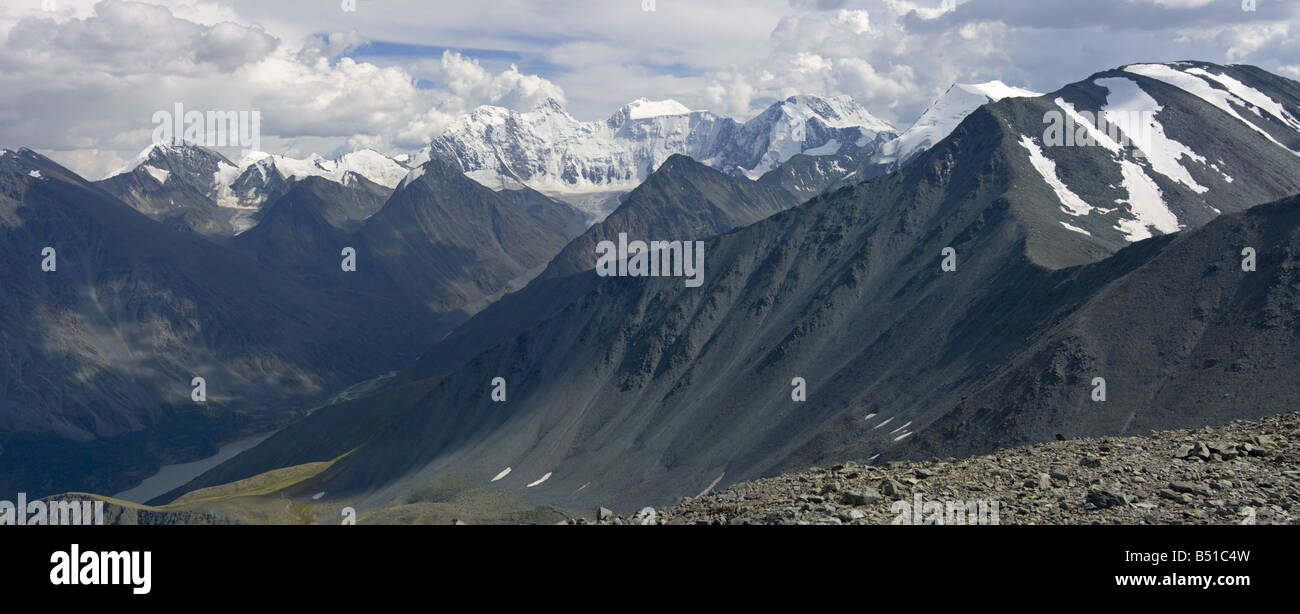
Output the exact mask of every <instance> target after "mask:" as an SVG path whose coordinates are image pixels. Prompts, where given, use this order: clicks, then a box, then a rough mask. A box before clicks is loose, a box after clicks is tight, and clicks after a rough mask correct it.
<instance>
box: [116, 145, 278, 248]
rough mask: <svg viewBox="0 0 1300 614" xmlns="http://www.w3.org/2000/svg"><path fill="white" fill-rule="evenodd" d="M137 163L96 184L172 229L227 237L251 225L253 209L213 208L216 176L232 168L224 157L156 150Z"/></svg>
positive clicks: (217, 184) (195, 150)
mask: <svg viewBox="0 0 1300 614" xmlns="http://www.w3.org/2000/svg"><path fill="white" fill-rule="evenodd" d="M136 162H137V164H136V166H135V168H134V169H132V170H131V171H130V172H127V173H122V174H120V175H114V176H113V177H109V178H108V179H105V180H103V181H99V182H97V184H96V185H98V186H99V187H101V188H103V189H104V190H105V191H107V192H108V193H110V194H112V195H114V196H116V197H117V198H118V199H120V200H121V201H122V202H125V203H127V204H129V205H131V206H132V207H134V208H135V209H136V210H137V211H139V212H140V213H143V214H145V215H147V216H149V217H150V218H153V219H155V220H157V221H159V222H162V223H163V224H164V225H166V226H169V227H171V228H175V229H177V230H183V231H187V232H197V233H199V234H202V235H208V236H225V237H228V236H232V235H234V234H235V233H236V232H237V231H239V230H243V229H244V228H246V227H247V226H248V225H249V224H250V222H249V221H248V219H247V217H248V215H249V214H251V213H252V212H253V210H243V209H237V208H231V207H221V206H218V204H217V199H218V198H219V197H220V194H219V192H220V188H221V186H220V182H219V181H218V180H217V177H218V175H219V174H221V173H222V172H223V169H224V170H229V169H234V168H235V165H234V164H232V163H231V162H230V161H229V160H227V159H226V158H225V156H222V155H221V154H219V153H217V152H214V151H210V150H208V149H204V148H202V147H195V146H188V145H187V146H171V145H155V146H153V147H151V148H149V149H147V150H146V151H145V152H144V153H143V154H141V158H140V159H139V160H136Z"/></svg>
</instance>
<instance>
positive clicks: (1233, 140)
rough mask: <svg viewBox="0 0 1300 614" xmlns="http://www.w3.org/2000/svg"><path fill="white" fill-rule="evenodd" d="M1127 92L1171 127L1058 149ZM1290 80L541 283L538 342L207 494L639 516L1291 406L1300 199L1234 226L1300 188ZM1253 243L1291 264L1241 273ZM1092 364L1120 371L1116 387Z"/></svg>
mask: <svg viewBox="0 0 1300 614" xmlns="http://www.w3.org/2000/svg"><path fill="white" fill-rule="evenodd" d="M1166 69H1167V70H1173V71H1175V72H1178V73H1181V74H1182V75H1184V76H1178V75H1170V74H1168V72H1167V70H1166ZM1197 71H1203V72H1204V73H1205V74H1207V75H1212V76H1202V75H1201V74H1200V72H1197ZM1151 75H1158V76H1160V77H1161V78H1156V77H1153V76H1151ZM1185 77H1192V78H1195V79H1199V80H1200V82H1201V83H1204V84H1205V85H1204V87H1202V86H1201V85H1198V84H1197V83H1194V82H1187V81H1186V80H1185ZM1229 79H1231V80H1229ZM1170 81H1173V82H1181V83H1182V85H1181V86H1180V87H1176V88H1169V87H1166V85H1168V84H1169V82H1170ZM1211 81H1214V82H1218V83H1224V84H1230V85H1225V86H1224V87H1230V88H1231V89H1233V90H1235V92H1236V93H1235V94H1233V97H1232V98H1231V99H1229V98H1227V97H1226V95H1224V94H1220V93H1216V91H1227V90H1222V89H1220V88H1215V87H1213V86H1212V85H1211V83H1210V82H1211ZM1135 88H1136V90H1139V91H1140V92H1141V94H1144V95H1146V96H1149V97H1151V98H1153V99H1154V100H1155V101H1156V103H1157V105H1158V106H1159V107H1160V110H1159V111H1158V112H1155V113H1153V114H1152V116H1151V117H1147V116H1143V115H1141V114H1138V115H1137V116H1138V117H1140V118H1142V120H1141V121H1142V122H1143V123H1140V124H1134V126H1137V127H1136V128H1133V130H1134V132H1135V133H1137V132H1141V126H1142V125H1145V122H1146V121H1147V120H1154V121H1155V122H1157V123H1158V124H1159V129H1158V130H1157V129H1156V128H1155V127H1154V126H1149V125H1148V128H1149V130H1150V131H1151V132H1152V133H1157V134H1163V135H1164V137H1165V138H1166V140H1164V141H1160V140H1151V139H1154V138H1155V137H1149V138H1148V139H1147V140H1140V139H1133V141H1134V142H1135V143H1137V144H1138V145H1140V146H1142V147H1146V148H1147V149H1148V150H1149V151H1148V150H1144V151H1143V154H1144V155H1142V156H1138V155H1137V154H1136V152H1135V151H1134V149H1135V148H1134V147H1131V146H1119V147H1115V148H1114V149H1111V148H1107V147H1105V146H1103V145H1095V144H1094V145H1086V146H1077V145H1076V146H1067V145H1065V144H1053V143H1050V142H1047V141H1046V139H1047V138H1048V137H1047V135H1046V134H1045V132H1044V127H1045V125H1047V124H1045V123H1044V119H1045V118H1047V117H1050V116H1049V113H1052V112H1055V111H1060V112H1065V111H1066V110H1067V106H1069V107H1070V108H1072V109H1073V110H1074V111H1075V112H1077V111H1080V110H1086V109H1089V108H1092V109H1097V110H1106V109H1112V110H1115V111H1116V112H1120V111H1127V110H1128V109H1137V110H1141V109H1143V108H1144V105H1148V103H1147V102H1146V100H1145V99H1143V98H1142V96H1141V95H1139V94H1138V93H1137V92H1135V91H1134V89H1135ZM1206 88H1208V90H1215V91H1206ZM1103 89H1104V90H1105V98H1104V100H1103V99H1102V98H1101V96H1102V90H1103ZM1296 91H1297V90H1296V84H1295V83H1293V82H1290V81H1287V80H1285V79H1281V78H1278V77H1275V76H1272V75H1267V73H1261V72H1259V71H1256V70H1254V69H1250V68H1247V67H1217V66H1212V65H1204V64H1200V65H1198V64H1177V65H1165V67H1164V68H1152V67H1127V68H1126V69H1123V70H1122V71H1112V72H1109V73H1101V74H1099V75H1096V76H1094V77H1093V78H1091V79H1089V80H1088V81H1086V82H1081V83H1079V84H1075V85H1072V86H1069V87H1067V88H1064V89H1062V90H1061V91H1059V92H1057V93H1054V94H1050V95H1048V96H1045V97H1042V98H1037V99H1006V100H1003V101H1001V102H999V103H996V104H992V105H988V106H985V107H983V108H981V109H980V110H978V111H976V112H975V113H974V114H972V115H971V116H970V117H968V118H967V119H966V120H965V121H964V122H963V123H962V124H961V125H960V126H959V127H958V128H957V130H956V131H955V132H953V134H952V135H950V136H949V137H948V138H947V139H945V140H944V141H942V142H941V143H940V144H939V145H937V146H936V147H934V148H933V149H931V150H930V151H928V152H927V153H925V154H923V155H922V156H921V157H919V158H917V159H916V160H914V161H913V162H912V163H910V164H908V165H907V166H906V167H904V168H903V169H901V170H900V171H898V172H895V173H892V174H889V175H886V176H883V177H880V178H877V179H875V180H874V181H871V182H868V183H865V184H862V185H858V186H854V187H851V188H844V189H840V190H837V191H835V192H833V193H830V194H827V195H824V196H821V197H817V198H814V199H813V200H811V201H809V202H807V203H805V204H803V205H801V206H799V207H797V208H794V209H791V210H788V211H785V212H782V213H777V214H776V215H773V216H771V217H768V218H766V219H764V220H762V221H759V222H757V223H755V224H753V225H750V226H748V227H745V228H742V229H740V230H737V231H735V232H731V233H728V234H725V235H722V236H720V237H717V238H714V239H712V240H709V241H708V242H707V245H706V250H705V251H706V253H707V255H708V259H707V266H706V274H705V279H706V281H705V283H704V285H703V286H702V287H699V288H689V287H686V286H684V285H683V284H682V282H681V280H680V279H675V278H596V277H595V275H594V274H593V273H590V272H588V273H581V274H578V275H574V276H570V277H561V278H556V279H554V280H547V283H549V284H552V285H548V286H540V287H544V288H548V289H551V291H553V292H556V293H557V294H555V295H553V296H560V297H563V299H558V300H556V299H547V298H546V296H543V297H542V300H540V301H538V302H541V303H545V304H546V306H545V308H544V309H542V310H541V311H540V312H539V311H536V310H535V311H531V312H529V314H530V315H529V317H531V318H536V320H537V321H536V322H535V323H532V324H531V325H529V326H528V327H527V328H526V329H524V330H521V331H519V332H513V331H512V332H511V333H508V334H506V335H503V336H501V337H499V338H498V340H497V341H496V342H495V343H494V344H493V345H491V346H490V347H486V348H483V349H482V350H481V351H479V352H478V353H476V354H474V355H473V356H470V357H467V358H466V359H465V360H464V361H463V362H462V363H460V364H459V365H448V364H445V363H444V364H442V365H440V366H439V368H437V369H431V370H430V371H429V372H427V374H428V377H427V379H423V380H412V379H410V378H407V379H405V380H400V381H399V382H397V383H395V384H394V386H392V387H390V388H389V389H386V390H384V391H381V392H380V393H379V394H378V395H376V396H375V397H373V398H368V399H359V400H357V401H355V402H353V403H350V404H346V405H341V406H337V407H334V408H330V409H329V410H323V411H321V412H318V413H317V414H314V415H313V416H312V417H311V418H310V419H309V420H306V421H304V422H303V423H301V424H298V425H294V426H292V427H290V428H289V429H286V430H285V431H283V432H281V433H280V434H279V435H277V436H276V437H274V438H272V439H271V440H268V441H267V442H266V443H264V444H263V445H262V446H260V447H259V448H257V449H255V450H253V451H251V452H250V453H247V454H245V455H244V456H242V457H241V458H239V459H236V460H235V461H233V462H231V463H228V464H227V465H224V466H222V467H219V468H218V469H217V470H214V471H213V472H211V473H210V474H209V475H206V476H203V477H202V478H200V480H199V481H197V482H196V484H195V485H206V484H210V483H219V482H222V481H229V480H230V479H235V478H238V477H245V476H247V475H251V474H253V473H257V472H260V471H262V470H265V469H269V468H273V467H275V466H281V465H282V464H296V463H300V462H306V461H308V460H322V459H329V458H334V457H336V456H338V455H339V454H341V453H342V452H344V451H347V450H351V449H353V448H356V450H355V452H353V453H352V454H350V455H349V456H348V457H347V458H345V459H343V460H341V461H339V462H338V463H336V464H335V465H334V466H333V467H332V468H331V469H330V470H329V472H327V474H324V475H323V476H322V487H323V489H325V490H327V492H330V493H331V496H336V497H340V498H347V499H349V500H351V501H354V502H359V503H360V504H361V505H379V504H383V503H387V502H388V501H390V500H392V499H394V498H396V497H398V496H399V495H401V494H402V493H404V492H406V491H407V490H409V489H411V488H414V487H416V486H418V485H421V484H424V483H426V482H428V481H429V480H431V479H433V478H435V477H438V476H442V475H448V474H452V473H457V474H463V475H470V476H475V479H478V480H480V481H481V484H482V485H484V486H487V485H489V484H491V485H492V486H495V487H501V488H506V489H510V490H517V491H518V492H521V493H524V494H525V495H527V496H528V497H529V498H530V499H532V500H534V501H538V502H542V501H545V502H549V503H553V504H560V505H572V506H588V505H592V504H605V505H611V504H612V505H615V506H620V507H623V508H631V507H635V506H639V505H644V504H649V503H656V502H666V501H670V500H672V499H673V498H675V497H678V496H682V495H695V494H697V493H699V492H701V491H704V490H706V489H708V488H710V487H712V486H719V485H725V484H727V483H731V482H733V481H739V480H744V479H748V478H753V477H758V476H762V475H767V474H770V473H773V472H775V471H778V470H780V469H784V468H792V467H798V466H801V465H805V464H807V463H812V462H822V461H825V460H828V459H830V460H842V459H844V458H856V459H859V460H868V459H871V458H875V457H877V455H881V456H883V457H893V456H906V455H911V454H937V453H939V451H941V450H948V449H952V450H955V451H959V452H960V451H969V450H974V449H977V448H980V447H981V446H982V447H983V448H984V449H988V448H991V447H996V446H1000V445H1004V444H1006V443H1017V442H1024V441H1031V440H1036V439H1042V438H1044V437H1045V436H1047V434H1048V433H1057V432H1067V431H1068V432H1070V433H1071V434H1098V433H1101V432H1126V431H1129V430H1133V429H1137V428H1146V427H1153V426H1183V425H1190V424H1199V423H1202V422H1203V421H1205V420H1208V419H1211V418H1214V419H1219V418H1224V417H1226V416H1230V415H1232V416H1249V415H1255V416H1258V415H1263V414H1265V413H1270V412H1273V411H1275V409H1276V408H1273V407H1263V406H1262V405H1261V404H1258V403H1252V401H1259V400H1261V399H1265V398H1267V399H1269V400H1270V402H1272V403H1275V404H1294V403H1295V402H1296V401H1297V400H1300V399H1297V395H1296V393H1297V392H1298V391H1297V390H1296V387H1295V385H1294V384H1292V383H1290V382H1289V381H1285V378H1283V377H1281V376H1280V374H1281V373H1284V372H1285V369H1287V368H1293V367H1294V365H1291V364H1290V362H1289V361H1290V359H1279V358H1271V356H1275V355H1277V354H1281V353H1286V355H1288V356H1289V355H1294V354H1295V352H1294V344H1295V337H1296V327H1295V323H1294V322H1293V319H1294V318H1291V317H1290V315H1293V313H1294V312H1295V309H1294V305H1295V302H1294V301H1295V299H1296V296H1295V292H1296V290H1297V285H1296V283H1295V281H1294V280H1293V279H1292V277H1293V276H1292V275H1291V274H1290V272H1291V269H1292V268H1293V267H1292V265H1293V261H1294V258H1295V254H1296V247H1297V245H1296V240H1297V239H1296V237H1297V232H1300V230H1298V229H1297V226H1296V219H1297V218H1296V215H1295V214H1294V210H1295V207H1296V206H1297V202H1296V201H1295V200H1291V201H1287V202H1282V203H1278V204H1276V205H1272V206H1269V207H1263V208H1260V209H1258V210H1257V211H1256V210H1252V211H1250V212H1249V213H1242V212H1243V211H1244V210H1245V209H1247V208H1248V207H1249V206H1250V205H1251V204H1253V203H1257V202H1264V201H1268V200H1276V199H1278V198H1282V197H1284V196H1287V195H1291V194H1295V193H1298V192H1300V184H1297V180H1298V178H1300V172H1297V171H1300V157H1298V156H1296V155H1294V154H1293V153H1292V152H1291V151H1288V147H1294V137H1292V136H1290V135H1289V133H1288V132H1287V130H1289V129H1290V128H1291V126H1290V124H1289V123H1288V119H1287V118H1289V117H1294V116H1297V114H1298V113H1300V97H1297V96H1296ZM1252 92H1254V93H1252ZM1207 98H1208V99H1210V100H1213V101H1219V102H1222V104H1223V105H1226V108H1225V107H1224V106H1222V105H1219V104H1214V103H1211V102H1207ZM1058 99H1059V101H1058ZM1234 100H1235V101H1237V102H1233V101H1234ZM1063 103H1064V104H1063ZM1254 110H1259V113H1258V114H1256V113H1255V112H1254ZM1270 117H1272V118H1274V119H1269V118H1270ZM1193 127H1196V129H1195V130H1194V129H1193ZM1085 134H1086V131H1085ZM1135 136H1136V135H1135ZM1297 136H1300V132H1297ZM1178 146H1181V149H1180V148H1179V147H1178ZM1174 151H1176V152H1179V155H1177V156H1174V155H1173V153H1171V152H1174ZM1243 152H1244V153H1243ZM1044 160H1047V161H1049V162H1051V164H1047V163H1044ZM1170 160H1173V161H1174V162H1176V163H1177V166H1178V167H1179V168H1182V169H1183V170H1182V171H1179V170H1178V169H1177V168H1174V167H1172V166H1170V165H1169V164H1168V162H1170ZM1082 169H1086V170H1082ZM1184 173H1186V176H1184ZM1229 177H1231V181H1229V179H1228V178H1229ZM1151 185H1154V186H1155V187H1156V189H1155V190H1152V189H1151ZM1202 188H1204V189H1202ZM1081 203H1082V204H1081ZM1212 208H1213V209H1219V210H1221V211H1222V212H1223V215H1222V216H1221V217H1219V218H1217V219H1215V220H1214V222H1213V223H1209V224H1207V222H1209V221H1210V220H1211V219H1212V218H1213V217H1214V216H1213V215H1211V214H1212V213H1213V211H1212ZM1206 212H1210V213H1206ZM1166 228H1168V229H1170V230H1169V231H1168V232H1173V231H1180V233H1179V234H1178V235H1169V234H1168V232H1166V231H1165V230H1163V229H1166ZM1144 235H1145V236H1144ZM1146 237H1150V238H1146ZM1130 240H1132V241H1136V242H1135V243H1130ZM1246 246H1250V247H1253V248H1254V249H1255V250H1256V251H1257V253H1258V254H1259V258H1260V259H1261V262H1263V260H1264V259H1268V260H1269V261H1270V262H1271V263H1272V264H1270V265H1268V266H1264V265H1262V264H1261V266H1260V267H1259V270H1258V271H1255V272H1253V273H1250V274H1242V273H1238V271H1240V270H1241V269H1240V259H1241V252H1242V249H1244V247H1246ZM949 248H951V249H952V250H954V251H952V252H948V251H947V250H948V249H949ZM945 260H950V261H951V262H950V263H951V264H953V265H955V269H954V268H952V267H949V270H946V269H945V268H944V265H945ZM1189 261H1190V262H1189ZM1080 265H1082V266H1080ZM1174 267H1183V268H1182V270H1181V271H1180V272H1179V273H1178V274H1174V273H1173V272H1172V270H1171V269H1172V268H1174ZM1234 267H1235V268H1234ZM569 280H572V281H571V282H570V281H569ZM561 282H568V283H571V284H573V285H572V286H570V287H569V288H568V289H567V290H558V289H556V288H558V284H560V283H561ZM564 292H574V293H580V295H577V297H576V298H573V299H572V300H568V299H569V297H568V296H565V295H564ZM521 294H523V293H521ZM548 301H549V302H548ZM1146 303H1152V304H1155V305H1159V306H1160V309H1158V310H1157V309H1151V310H1146V311H1144V310H1143V309H1142V308H1141V307H1142V306H1143V305H1144V304H1146ZM503 304H504V303H503ZM539 313H541V314H542V315H541V317H540V318H538V314H539ZM493 315H494V317H499V318H501V319H500V320H498V322H502V327H503V328H504V329H506V330H510V329H509V325H508V322H507V321H506V320H507V319H508V318H507V317H506V316H505V315H503V314H493ZM1161 318H1167V321H1162V322H1155V320H1158V319H1161ZM1121 320H1123V321H1122V322H1121ZM1162 335H1164V336H1162ZM1237 338H1240V339H1243V340H1244V341H1243V344H1238V342H1237V341H1236V340H1235V339H1237ZM1257 350H1258V351H1257ZM1261 351H1262V352H1263V353H1260V352H1261ZM1139 364H1141V365H1143V366H1142V367H1140V368H1139V367H1138V366H1137V365H1139ZM1207 372H1213V373H1214V374H1215V375H1214V377H1211V378H1207V380H1206V384H1207V385H1206V386H1201V385H1199V384H1196V385H1194V384H1195V382H1196V381H1197V380H1198V378H1199V377H1200V376H1203V375H1205V374H1206V373H1207ZM1227 373H1230V375H1228V374H1227ZM1135 374H1141V378H1140V379H1141V382H1137V381H1135V380H1136V379H1139V378H1136V377H1135ZM496 377H501V378H504V380H505V381H506V382H507V385H508V400H506V401H504V402H494V401H493V400H492V398H491V396H490V394H491V392H492V390H493V388H494V384H493V383H492V381H493V378H496ZM1093 377H1107V378H1108V381H1110V382H1114V384H1113V385H1114V386H1115V388H1113V389H1112V390H1111V392H1110V396H1109V397H1108V399H1107V400H1106V401H1105V402H1097V403H1093V402H1092V401H1091V400H1090V394H1091V390H1092V388H1091V382H1092V381H1093V380H1092V378H1093ZM1229 378H1230V379H1231V383H1230V384H1229V383H1228V381H1227V380H1228V379H1229ZM1279 380H1282V381H1279ZM1080 382H1083V387H1082V388H1081V387H1080ZM800 383H802V384H803V385H805V386H806V393H807V397H806V400H805V401H799V400H796V399H794V398H792V392H793V391H795V390H796V389H797V388H798V386H799V384H800ZM1212 385H1213V386H1223V388H1215V389H1214V390H1215V391H1216V393H1217V394H1218V396H1217V397H1215V398H1214V399H1209V398H1208V397H1209V395H1210V389H1209V386H1212ZM1224 395H1227V396H1224ZM1235 399H1244V400H1245V402H1239V401H1237V400H1235ZM402 405H404V406H405V407H401V406H402ZM967 428H970V429H971V430H972V431H974V432H975V433H976V434H975V435H971V436H965V435H962V431H963V430H964V429H967ZM323 433H330V434H331V435H330V436H328V437H325V436H322V434H323ZM905 446H906V447H905ZM941 455H943V456H946V455H947V454H946V453H945V454H941ZM506 468H510V469H511V471H510V472H509V473H508V474H505V475H504V477H500V479H498V480H493V477H494V476H499V475H501V474H502V473H503V472H504V470H505V469H506Z"/></svg>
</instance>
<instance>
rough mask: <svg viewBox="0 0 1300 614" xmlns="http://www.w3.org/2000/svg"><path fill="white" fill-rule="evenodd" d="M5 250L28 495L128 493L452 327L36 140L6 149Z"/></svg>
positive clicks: (15, 410)
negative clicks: (302, 274)
mask: <svg viewBox="0 0 1300 614" xmlns="http://www.w3.org/2000/svg"><path fill="white" fill-rule="evenodd" d="M47 247H49V248H52V249H54V250H55V251H54V260H53V262H52V263H50V264H52V265H53V269H54V270H52V271H49V272H47V271H45V270H43V268H42V267H43V264H44V260H45V259H46V256H45V255H44V254H45V248H47ZM0 254H3V256H2V258H3V262H4V265H5V266H4V267H3V271H0V285H3V287H4V288H5V292H4V293H3V294H2V295H0V313H4V314H5V317H4V318H3V323H0V339H2V340H3V342H2V343H0V362H2V363H3V364H4V365H5V367H4V369H3V370H0V445H3V448H4V449H3V452H0V454H3V458H4V459H5V461H4V462H5V466H6V470H5V471H4V472H3V475H2V476H0V482H3V483H0V488H4V489H8V490H14V491H15V492H17V491H18V490H22V491H24V492H29V493H36V492H54V491H62V490H86V489H94V490H100V491H105V492H115V490H114V489H115V488H119V487H123V486H126V485H129V481H130V477H131V476H132V475H136V476H140V477H142V476H143V475H147V472H148V471H150V470H151V469H152V468H153V467H156V465H157V463H158V462H160V461H167V460H175V459H178V458H186V457H189V458H193V457H195V456H197V455H198V454H202V453H204V452H205V451H209V452H207V453H210V450H211V449H212V445H213V443H214V442H217V441H220V440H222V439H225V438H228V437H229V436H230V435H232V434H234V433H235V432H236V431H238V430H240V429H245V428H257V427H258V426H259V425H260V426H261V428H265V425H267V424H271V423H275V422H277V421H282V420H283V419H284V417H285V416H286V413H285V408H286V407H289V406H292V405H295V404H298V403H302V402H305V401H308V400H311V399H313V398H315V397H317V396H319V395H322V394H324V393H326V392H330V391H332V390H335V389H338V388H341V387H343V386H345V385H347V384H350V383H353V382H356V381H358V380H361V379H365V378H369V377H373V376H374V375H375V374H376V373H382V372H384V371H385V370H388V369H392V368H394V367H396V366H397V365H400V364H404V363H406V362H408V361H409V360H410V359H411V358H413V357H414V350H415V348H417V347H420V348H423V347H427V346H428V344H429V343H430V342H431V341H432V340H433V339H436V338H438V337H439V336H441V335H442V334H443V333H444V332H445V331H446V330H447V329H448V328H449V324H448V323H446V322H444V321H440V320H438V319H437V318H435V317H431V316H429V315H428V314H427V313H426V314H424V315H423V318H420V317H417V316H418V315H419V314H412V313H410V312H409V311H405V310H404V309H403V308H401V307H400V306H396V307H395V306H393V305H391V304H390V302H389V300H388V299H386V298H376V297H367V296H361V297H351V298H350V299H349V300H346V301H343V300H337V299H338V295H337V294H330V293H319V292H314V291H312V290H310V289H309V288H307V287H305V286H303V285H301V284H300V283H298V282H297V281H295V280H294V279H292V278H290V277H286V276H284V275H280V274H278V273H276V272H274V271H272V270H270V269H268V268H267V267H265V266H262V265H260V264H259V263H257V262H255V261H254V260H253V259H251V258H249V257H247V256H244V255H242V254H239V253H236V252H233V251H230V250H228V249H224V248H222V247H220V246H217V245H215V244H213V243H211V242H209V241H207V240H205V239H202V238H200V237H198V236H196V235H194V234H190V233H177V232H175V231H174V230H171V229H169V228H167V227H166V226H164V225H161V224H159V223H157V222H154V221H152V220H149V219H148V218H146V217H144V216H143V215H141V214H140V213H138V212H136V211H135V210H133V209H132V208H130V207H128V206H127V205H125V204H123V203H122V202H120V201H118V200H117V199H115V198H113V197H112V196H111V195H109V194H108V193H107V192H105V191H103V190H101V189H99V188H97V187H96V186H94V185H92V184H89V183H87V182H85V181H84V180H82V179H81V178H79V177H77V176H76V175H75V174H73V173H71V172H69V171H67V170H66V169H63V168H62V167H60V166H58V165H57V164H55V163H53V162H51V161H50V160H48V159H46V158H44V157H42V156H40V155H38V154H36V153H34V152H31V151H27V150H24V151H21V152H17V153H9V152H6V153H4V154H2V155H0ZM335 263H336V267H337V260H335ZM376 311H383V312H387V313H396V314H404V315H403V316H402V319H399V320H376V319H374V318H372V317H370V314H372V313H374V312H376ZM194 377H203V378H204V379H205V380H206V384H205V385H206V394H207V403H205V404H200V403H196V402H193V400H192V396H191V393H192V391H193V384H192V378H194Z"/></svg>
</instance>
